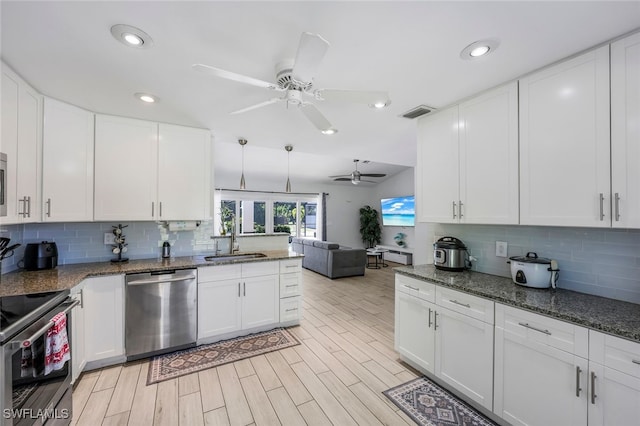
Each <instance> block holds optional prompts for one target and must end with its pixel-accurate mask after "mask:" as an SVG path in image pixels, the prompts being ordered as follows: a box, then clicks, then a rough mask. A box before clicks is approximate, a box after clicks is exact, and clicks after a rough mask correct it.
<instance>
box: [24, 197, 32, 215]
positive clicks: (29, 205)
mask: <svg viewBox="0 0 640 426" xmlns="http://www.w3.org/2000/svg"><path fill="white" fill-rule="evenodd" d="M25 198H26V200H27V217H31V196H28V197H25Z"/></svg>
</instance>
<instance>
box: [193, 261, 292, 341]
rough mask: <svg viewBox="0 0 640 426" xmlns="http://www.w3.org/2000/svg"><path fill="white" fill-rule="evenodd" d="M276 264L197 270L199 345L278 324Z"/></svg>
mask: <svg viewBox="0 0 640 426" xmlns="http://www.w3.org/2000/svg"><path fill="white" fill-rule="evenodd" d="M279 268H280V265H279V262H277V261H275V262H255V263H244V264H232V265H220V266H207V267H202V268H199V269H198V342H201V341H203V340H204V339H210V338H214V337H216V336H227V335H229V334H232V333H235V332H239V331H241V330H250V329H255V328H258V327H267V326H269V325H271V324H274V325H277V324H278V323H279V321H280V289H279V285H280V284H279V274H278V273H279Z"/></svg>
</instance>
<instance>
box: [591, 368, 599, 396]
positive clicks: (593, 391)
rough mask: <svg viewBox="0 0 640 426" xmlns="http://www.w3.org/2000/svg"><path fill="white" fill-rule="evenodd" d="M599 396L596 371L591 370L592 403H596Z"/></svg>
mask: <svg viewBox="0 0 640 426" xmlns="http://www.w3.org/2000/svg"><path fill="white" fill-rule="evenodd" d="M597 397H598V395H596V373H594V372H593V371H592V372H591V403H592V404H595V403H596V398H597Z"/></svg>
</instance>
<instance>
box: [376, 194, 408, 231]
mask: <svg viewBox="0 0 640 426" xmlns="http://www.w3.org/2000/svg"><path fill="white" fill-rule="evenodd" d="M380 204H381V206H382V225H383V226H415V222H416V207H415V206H416V203H415V197H414V196H413V195H407V196H405V197H394V198H383V199H382V200H380Z"/></svg>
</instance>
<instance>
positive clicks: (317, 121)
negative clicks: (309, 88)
mask: <svg viewBox="0 0 640 426" xmlns="http://www.w3.org/2000/svg"><path fill="white" fill-rule="evenodd" d="M300 110H301V111H302V113H303V114H304V115H305V116H306V117H307V119H309V121H310V122H312V123H313V125H314V126H316V128H317V129H318V130H328V129H331V123H329V120H327V119H326V118H325V117H324V115H322V113H321V112H320V111H318V108H316V106H315V105H313V104H310V103H303V104H301V105H300Z"/></svg>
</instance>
